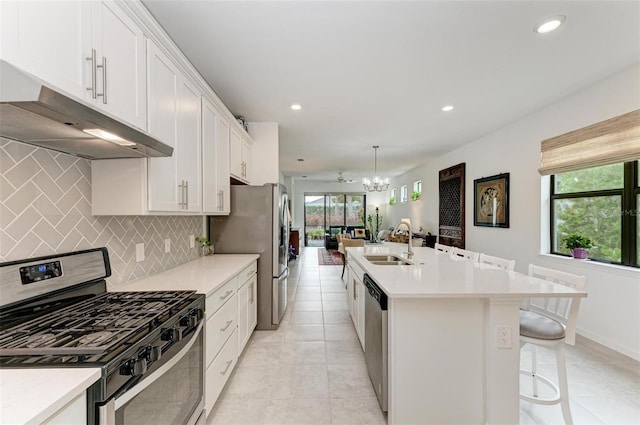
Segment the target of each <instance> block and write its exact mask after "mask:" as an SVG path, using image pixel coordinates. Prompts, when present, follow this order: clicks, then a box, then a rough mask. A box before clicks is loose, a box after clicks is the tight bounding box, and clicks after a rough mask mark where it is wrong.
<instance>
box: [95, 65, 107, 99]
mask: <svg viewBox="0 0 640 425" xmlns="http://www.w3.org/2000/svg"><path fill="white" fill-rule="evenodd" d="M96 68H102V93H98V94H97V96H101V97H102V103H104V104H105V105H106V104H107V58H106V56H103V57H102V65H96Z"/></svg>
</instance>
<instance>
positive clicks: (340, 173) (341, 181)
mask: <svg viewBox="0 0 640 425" xmlns="http://www.w3.org/2000/svg"><path fill="white" fill-rule="evenodd" d="M338 183H355V180H354V179H345V178H344V177H343V176H342V171H338Z"/></svg>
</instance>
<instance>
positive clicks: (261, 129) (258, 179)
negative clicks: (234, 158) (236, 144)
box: [249, 122, 280, 186]
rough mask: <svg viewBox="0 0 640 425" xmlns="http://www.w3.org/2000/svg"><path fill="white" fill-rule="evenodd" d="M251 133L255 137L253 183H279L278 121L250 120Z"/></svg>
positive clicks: (252, 159) (252, 157)
mask: <svg viewBox="0 0 640 425" xmlns="http://www.w3.org/2000/svg"><path fill="white" fill-rule="evenodd" d="M249 134H250V135H251V137H252V138H253V142H254V143H253V147H252V150H251V176H250V177H251V184H252V185H254V186H262V185H263V184H265V183H278V181H279V180H280V161H279V159H278V155H279V151H278V149H279V141H280V138H279V135H278V123H275V122H250V123H249Z"/></svg>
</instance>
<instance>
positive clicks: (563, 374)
mask: <svg viewBox="0 0 640 425" xmlns="http://www.w3.org/2000/svg"><path fill="white" fill-rule="evenodd" d="M556 363H557V365H558V387H560V407H561V408H562V416H563V417H564V423H565V424H567V425H573V419H572V418H571V409H570V407H569V387H568V385H567V366H566V363H565V360H564V344H558V345H557V346H556Z"/></svg>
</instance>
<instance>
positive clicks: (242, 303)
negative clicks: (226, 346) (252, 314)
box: [238, 283, 249, 353]
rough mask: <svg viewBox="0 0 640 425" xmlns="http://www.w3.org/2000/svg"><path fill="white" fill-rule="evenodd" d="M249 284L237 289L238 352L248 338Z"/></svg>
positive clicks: (240, 351)
mask: <svg viewBox="0 0 640 425" xmlns="http://www.w3.org/2000/svg"><path fill="white" fill-rule="evenodd" d="M248 320H249V284H248V283H246V284H245V285H243V286H242V288H240V289H239V290H238V353H242V349H243V348H244V346H245V344H246V343H247V341H248V340H249V321H248Z"/></svg>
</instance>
